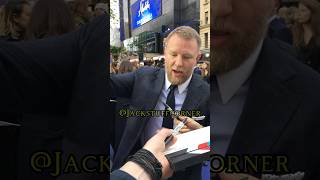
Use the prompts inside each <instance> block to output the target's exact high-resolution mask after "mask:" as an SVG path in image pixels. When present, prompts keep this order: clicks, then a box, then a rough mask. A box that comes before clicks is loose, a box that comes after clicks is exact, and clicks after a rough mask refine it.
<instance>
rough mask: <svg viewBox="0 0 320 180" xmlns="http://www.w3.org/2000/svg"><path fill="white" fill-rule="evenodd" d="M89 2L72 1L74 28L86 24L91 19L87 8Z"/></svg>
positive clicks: (82, 0) (83, 0) (84, 0)
mask: <svg viewBox="0 0 320 180" xmlns="http://www.w3.org/2000/svg"><path fill="white" fill-rule="evenodd" d="M89 4H90V2H89V1H88V0H75V1H74V3H73V7H72V8H73V17H74V20H75V24H76V28H80V27H81V26H83V25H85V24H87V23H88V22H90V20H91V13H90V11H89V10H88V7H89Z"/></svg>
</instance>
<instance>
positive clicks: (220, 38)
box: [212, 30, 231, 47]
mask: <svg viewBox="0 0 320 180" xmlns="http://www.w3.org/2000/svg"><path fill="white" fill-rule="evenodd" d="M230 35H231V33H230V32H228V31H220V30H213V31H212V45H213V47H220V46H223V45H224V44H225V43H226V42H227V40H228V38H229V37H230Z"/></svg>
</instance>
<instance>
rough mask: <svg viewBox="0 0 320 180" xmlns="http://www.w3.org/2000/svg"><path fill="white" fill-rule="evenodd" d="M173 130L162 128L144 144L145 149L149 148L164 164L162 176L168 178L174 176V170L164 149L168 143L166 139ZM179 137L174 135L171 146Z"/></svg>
mask: <svg viewBox="0 0 320 180" xmlns="http://www.w3.org/2000/svg"><path fill="white" fill-rule="evenodd" d="M171 133H172V130H169V129H161V130H160V131H159V132H158V133H157V134H156V135H154V136H153V137H152V138H151V139H149V140H148V142H147V143H146V144H145V145H144V147H143V148H144V149H146V150H149V151H150V152H151V153H152V154H153V155H154V156H155V157H156V158H157V159H158V161H159V162H160V163H161V165H162V178H161V179H168V178H169V177H171V176H172V174H173V170H172V169H171V167H170V164H169V161H168V159H167V158H166V157H165V155H164V150H165V148H166V145H165V143H164V140H165V139H166V137H168V136H170V135H171ZM176 140H177V138H176V137H173V139H172V141H171V142H170V144H169V146H170V145H172V144H174V143H175V142H176Z"/></svg>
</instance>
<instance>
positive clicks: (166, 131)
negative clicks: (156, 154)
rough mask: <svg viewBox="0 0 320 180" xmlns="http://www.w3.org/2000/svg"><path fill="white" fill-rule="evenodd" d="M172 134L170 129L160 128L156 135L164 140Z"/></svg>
mask: <svg viewBox="0 0 320 180" xmlns="http://www.w3.org/2000/svg"><path fill="white" fill-rule="evenodd" d="M171 134H172V129H166V128H162V129H161V130H160V131H159V132H158V133H157V134H156V135H157V136H158V137H159V138H161V139H163V140H165V139H166V138H167V137H168V136H170V135H171Z"/></svg>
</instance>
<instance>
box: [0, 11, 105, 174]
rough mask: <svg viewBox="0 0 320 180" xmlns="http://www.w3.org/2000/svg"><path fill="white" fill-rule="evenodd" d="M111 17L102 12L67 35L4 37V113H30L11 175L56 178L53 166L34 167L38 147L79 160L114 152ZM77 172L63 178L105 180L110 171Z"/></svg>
mask: <svg viewBox="0 0 320 180" xmlns="http://www.w3.org/2000/svg"><path fill="white" fill-rule="evenodd" d="M108 22H109V19H108V17H107V16H102V17H99V18H97V19H96V20H94V21H93V22H92V23H90V24H89V25H87V26H85V27H83V28H81V29H80V30H79V31H77V32H74V33H70V34H66V35H63V36H59V37H54V38H50V39H43V40H38V41H31V42H23V43H16V44H9V43H5V42H0V84H1V89H0V91H1V93H0V99H1V100H0V114H1V112H3V113H11V112H12V113H22V114H23V116H24V117H23V121H22V122H20V123H21V125H22V126H21V129H22V130H21V132H20V137H19V148H20V149H19V155H18V160H17V165H16V166H17V170H16V173H15V174H11V175H17V177H18V178H19V179H55V178H54V177H50V176H49V175H48V171H45V172H44V173H37V172H35V171H33V170H32V167H31V165H30V158H31V156H32V153H34V152H36V151H48V152H49V153H52V151H53V150H56V151H62V153H63V155H65V156H70V155H74V156H76V158H77V160H78V162H79V161H80V158H81V157H83V156H84V155H88V154H105V155H107V154H108V152H109V150H108V147H109V141H108V139H109V138H110V137H108V136H109V135H110V134H109V131H108V127H109V126H108V123H107V122H108V112H107V110H108V108H109V107H108V104H107V103H106V99H108V93H107V90H108V89H107V83H106V81H107V76H108V65H107V64H108V63H107V57H108V56H107V50H108V48H107V43H108V42H109V38H108V37H109V33H108V27H107V25H108ZM0 118H1V117H0ZM1 120H4V121H6V119H1ZM1 163H5V162H1ZM90 167H92V166H90ZM48 169H49V170H50V169H51V168H48ZM1 175H3V174H1ZM74 175H75V174H73V175H72V174H65V175H62V176H60V177H59V178H65V179H75V176H76V179H103V180H105V179H107V176H108V175H109V172H108V171H105V172H104V173H101V174H98V173H96V174H93V173H89V174H86V173H83V171H82V172H81V173H79V174H76V175H75V176H74ZM5 179H9V178H7V177H6V178H5Z"/></svg>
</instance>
